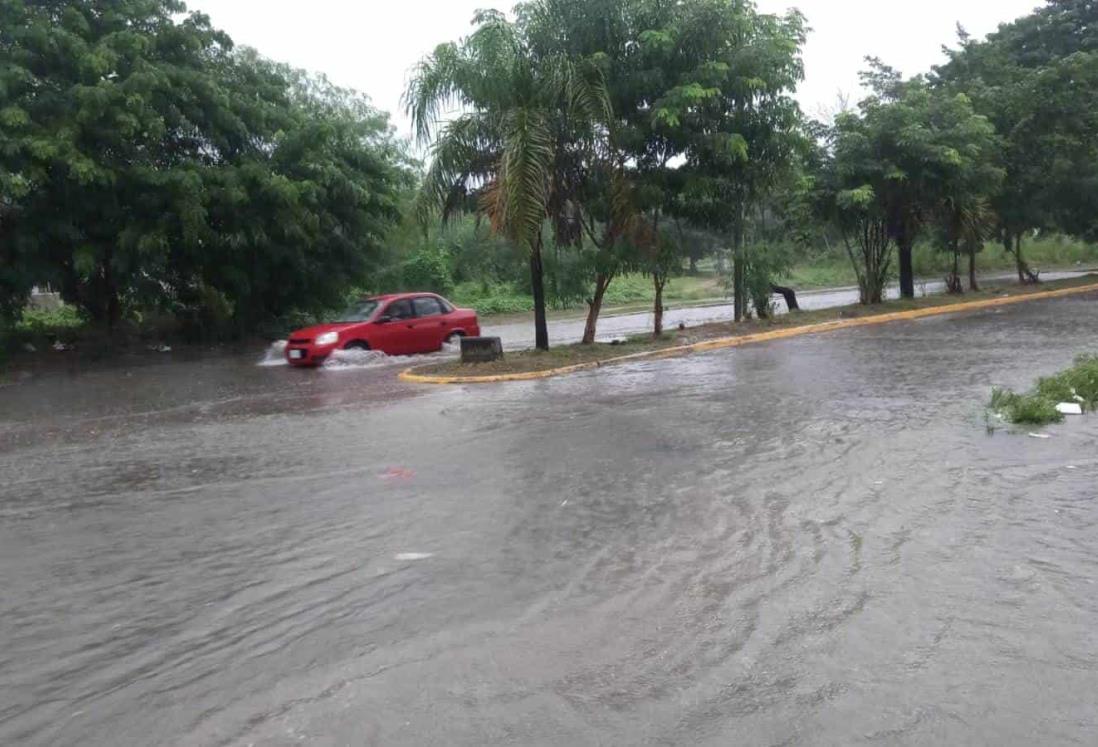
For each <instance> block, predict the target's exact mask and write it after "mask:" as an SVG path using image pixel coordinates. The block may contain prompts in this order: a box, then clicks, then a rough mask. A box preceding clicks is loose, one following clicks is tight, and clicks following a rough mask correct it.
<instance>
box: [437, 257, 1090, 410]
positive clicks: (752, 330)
mask: <svg viewBox="0 0 1098 747" xmlns="http://www.w3.org/2000/svg"><path fill="white" fill-rule="evenodd" d="M1096 281H1098V276H1095V275H1089V276H1083V277H1079V278H1071V279H1069V280H1062V281H1057V282H1051V283H1042V284H1041V285H1039V286H1011V287H1009V288H995V289H991V290H985V291H981V292H979V293H968V294H966V295H964V296H962V297H958V296H928V297H925V298H915V299H904V300H898V301H889V302H887V303H883V304H878V305H875V306H862V305H860V304H854V305H851V306H843V307H838V308H832V309H819V310H815V311H799V312H795V313H792V314H783V315H781V316H776V317H773V318H771V319H753V320H750V321H746V322H740V323H738V324H737V323H735V322H731V321H729V322H717V323H711V324H705V325H701V326H698V327H690V328H687V329H685V330H681V331H678V330H676V331H674V332H669V333H666V334H664V335H663V336H662V337H661V338H659V339H652V336H651V335H644V336H637V337H632V338H630V339H628V340H626V341H625V342H624V343H622V344H619V345H611V344H595V345H580V344H578V343H577V344H574V345H562V346H559V347H556V348H554V349H552V350H549V351H547V352H543V351H537V350H523V351H518V352H513V353H507V355H506V356H505V357H504V358H503V360H500V361H494V362H492V363H471V364H467V363H462V362H461V361H445V362H441V363H437V364H432V365H429V366H424V367H422V368H417V369H416V372H417V373H421V374H427V375H439V376H492V375H496V374H509V373H527V372H534V371H547V370H550V369H553V368H561V367H565V366H572V365H579V364H586V363H594V362H601V361H607V360H609V359H612V358H619V357H622V356H626V355H630V354H632V353H642V352H651V351H658V350H661V349H663V348H667V347H673V346H677V345H689V344H692V343H695V342H703V341H705V340H712V339H717V338H722V337H738V336H744V335H751V334H756V333H759V332H766V331H769V330H779V329H788V328H791V327H804V326H808V325H812V324H818V323H821V322H828V321H835V320H840V319H852V318H860V317H867V316H879V315H882V314H889V313H892V312H896V311H906V310H914V309H925V308H933V307H937V306H946V305H949V304H954V303H958V302H960V301H975V300H981V299H990V298H995V297H999V296H1004V295H1008V296H1024V295H1030V294H1032V293H1038V292H1041V291H1047V290H1056V289H1060V288H1071V287H1077V286H1082V285H1090V284H1093V283H1094V282H1096ZM1086 391H1089V390H1086Z"/></svg>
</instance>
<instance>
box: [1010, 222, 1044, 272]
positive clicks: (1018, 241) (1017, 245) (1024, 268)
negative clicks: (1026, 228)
mask: <svg viewBox="0 0 1098 747" xmlns="http://www.w3.org/2000/svg"><path fill="white" fill-rule="evenodd" d="M1014 260H1015V262H1017V263H1018V282H1020V283H1022V284H1023V285H1027V284H1030V283H1039V282H1041V278H1040V276H1039V275H1038V274H1037V273H1035V272H1034V271H1033V270H1031V269H1030V267H1029V263H1028V262H1026V260H1025V257H1023V256H1022V234H1018V235H1017V236H1015V237H1014Z"/></svg>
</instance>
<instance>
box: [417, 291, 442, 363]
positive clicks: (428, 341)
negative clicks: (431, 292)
mask: <svg viewBox="0 0 1098 747" xmlns="http://www.w3.org/2000/svg"><path fill="white" fill-rule="evenodd" d="M412 308H413V309H414V310H415V312H416V321H415V333H414V335H413V336H414V338H415V348H416V352H417V353H433V352H434V351H436V350H438V349H439V348H441V347H442V341H443V340H445V339H446V336H447V335H448V334H449V333H450V330H449V329H447V326H446V325H447V322H446V316H445V314H444V313H443V308H442V304H440V303H439V302H438V299H437V298H435V297H434V296H419V297H417V298H413V299H412Z"/></svg>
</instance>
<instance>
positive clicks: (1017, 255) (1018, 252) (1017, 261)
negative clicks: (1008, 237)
mask: <svg viewBox="0 0 1098 747" xmlns="http://www.w3.org/2000/svg"><path fill="white" fill-rule="evenodd" d="M1014 265H1015V267H1017V268H1018V282H1019V283H1021V284H1022V285H1025V283H1026V263H1025V260H1023V259H1022V234H1018V235H1016V236H1015V237H1014Z"/></svg>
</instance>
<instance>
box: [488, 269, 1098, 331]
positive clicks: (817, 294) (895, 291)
mask: <svg viewBox="0 0 1098 747" xmlns="http://www.w3.org/2000/svg"><path fill="white" fill-rule="evenodd" d="M1086 272H1090V270H1080V271H1078V272H1076V271H1070V270H1069V271H1062V272H1045V273H1041V278H1042V279H1044V280H1049V281H1052V280H1063V279H1065V278H1072V277H1078V276H1079V275H1080V274H1084V273H1086ZM1016 277H1017V276H1016V275H1011V274H997V275H991V276H988V277H985V278H982V279H981V282H982V283H984V284H985V285H994V284H996V283H1002V282H1004V281H1006V282H1010V281H1012V280H1014V279H1015V278H1016ZM915 290H916V295H917V296H920V297H921V296H937V295H941V294H943V293H945V283H944V282H943V281H941V280H920V281H919V282H918V283H917V284H916V286H915ZM885 296H886V298H889V299H896V298H899V297H900V287H899V286H898V285H896V284H892V285H891V286H889V288H888V289H887V290H886V292H885ZM775 298H776V301H777V304H776V306H775V312H776V313H778V314H784V313H786V311H787V309H786V306H785V302H784V301H781V300H780V299H778V298H777V297H775ZM797 300H798V302H799V304H800V307H801V308H802V309H803V310H805V311H814V310H816V309H834V308H837V307H839V306H850V305H853V304H856V303H858V289H857V288H856V287H854V288H830V289H826V290H814V291H804V292H801V293H798V294H797ZM672 307H673V304H669V305H668V309H667V311H666V312H665V313H664V317H663V325H664V328H665V329H673V328H674V327H677V326H678V325H679V324H685V325H686V326H687V327H696V326H698V325H701V324H708V323H710V322H728V321H732V318H733V308H732V304H731V303H714V304H707V305H703V306H693V307H683V308H672ZM584 321H585V320H584V319H583V318H582V316H577V317H574V318H570V319H561V320H552V319H550V324H549V341H550V342H551V343H552V344H554V345H566V344H569V343H573V342H579V341H580V340H582V339H583V327H584ZM652 324H653V319H652V312H650V311H644V312H639V313H631V314H615V315H613V316H607V315H604V316H602V317H600V318H599V327H598V330H599V337H598V339H599V340H600V341H609V340H613V339H614V338H618V337H628V336H630V335H639V334H643V333H645V332H651V331H652ZM484 334H485V335H490V336H492V337H499V338H500V339H501V340H503V348H504V350H526V349H529V348H532V347H534V327H533V315H532V314H531V315H530V318H529V319H521V320H515V319H514V317H511V319H509V320H508V321H507V322H504V323H497V322H495V321H494V320H492V319H488V320H486V322H485V324H484Z"/></svg>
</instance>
